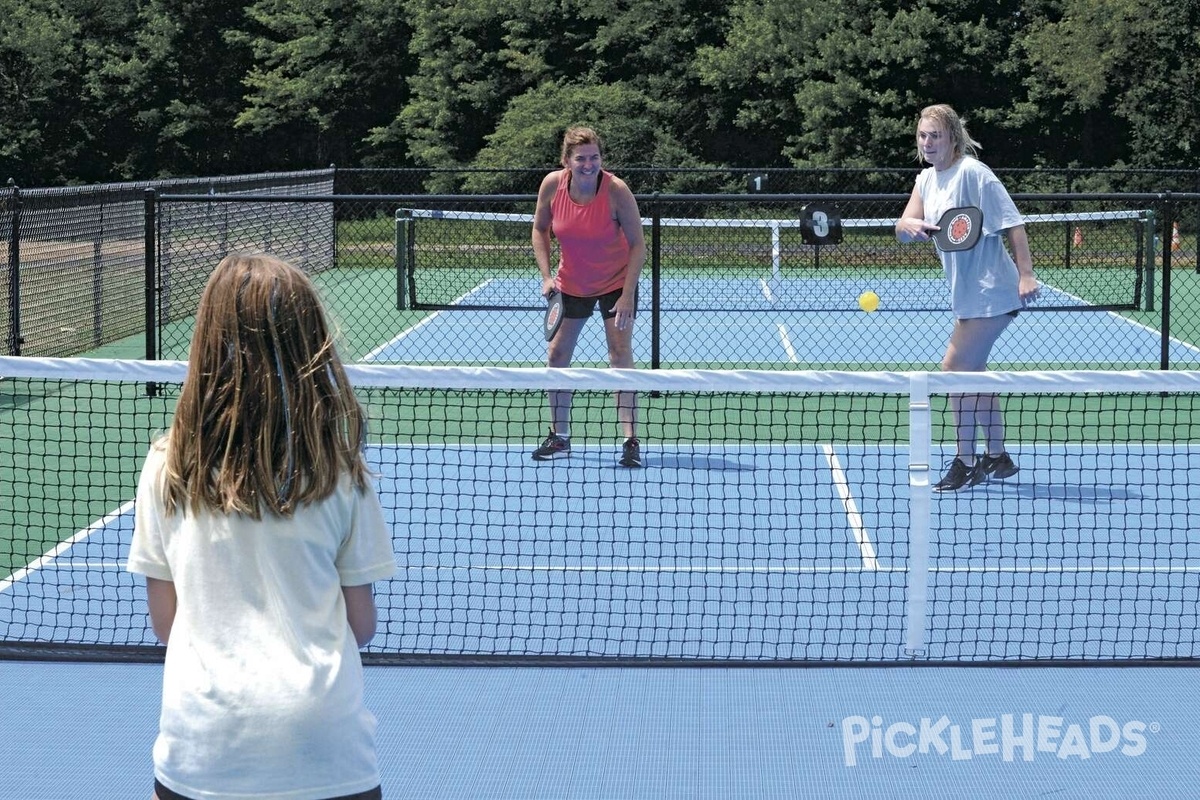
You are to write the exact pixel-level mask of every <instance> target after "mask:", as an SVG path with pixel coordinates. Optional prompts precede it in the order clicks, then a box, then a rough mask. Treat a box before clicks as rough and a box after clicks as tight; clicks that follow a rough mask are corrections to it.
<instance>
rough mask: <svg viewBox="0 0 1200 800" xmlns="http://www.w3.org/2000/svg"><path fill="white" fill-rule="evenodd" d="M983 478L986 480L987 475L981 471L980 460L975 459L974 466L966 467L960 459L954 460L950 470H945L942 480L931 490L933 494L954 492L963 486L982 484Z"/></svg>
mask: <svg viewBox="0 0 1200 800" xmlns="http://www.w3.org/2000/svg"><path fill="white" fill-rule="evenodd" d="M985 478H987V473H985V472H984V471H983V460H982V459H978V458H977V459H975V464H974V465H973V466H970V467H968V466H967V465H966V464H964V463H963V460H962V459H961V458H955V459H954V460H953V461H951V462H950V469H948V470H946V474H945V475H944V476H943V477H942V479H941V480H940V481H938V482H937V483H935V484H934V485H933V490H934V491H935V492H955V491H958V490H959V489H961V488H962V487H964V486H975V485H976V484H979V483H982V482H983V481H984V479H985Z"/></svg>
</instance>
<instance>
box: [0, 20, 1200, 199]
mask: <svg viewBox="0 0 1200 800" xmlns="http://www.w3.org/2000/svg"><path fill="white" fill-rule="evenodd" d="M1197 30H1200V3H1197V2H1195V0H1161V1H1160V2H1156V3H1151V4H1146V3H1143V2H1140V0H841V1H840V2H837V3H831V2H829V1H828V0H657V1H656V2H653V3H650V2H645V0H247V2H245V3H244V4H231V3H228V2H224V1H223V0H222V1H218V0H20V1H18V0H0V108H3V114H2V115H0V170H3V171H4V172H6V173H7V175H12V176H13V177H15V178H17V180H18V182H19V183H21V184H23V185H26V186H33V185H41V184H46V183H62V182H80V181H101V180H113V179H134V178H151V177H156V176H166V175H196V174H228V173H232V172H257V171H268V170H274V169H287V168H310V167H320V166H325V165H326V164H328V163H329V162H330V161H333V162H336V163H338V164H339V165H343V166H358V165H372V166H387V167H395V166H414V165H415V166H424V167H468V166H475V167H498V168H499V167H503V168H514V167H521V166H528V167H531V168H534V169H541V168H545V167H548V166H552V165H553V164H554V163H556V162H557V142H558V139H559V137H560V135H561V131H562V129H563V128H564V127H565V126H566V125H567V124H569V123H570V122H573V121H577V120H585V119H586V120H588V121H591V122H593V123H594V124H595V125H596V126H597V128H598V129H600V130H601V132H602V133H603V134H604V135H605V136H606V137H607V138H608V140H609V142H610V143H611V150H612V153H611V155H612V161H611V163H612V164H613V165H614V166H627V167H628V166H635V165H641V166H651V165H652V166H660V167H673V166H691V165H722V166H733V167H739V166H741V167H750V166H753V167H784V166H793V167H829V166H836V167H903V166H905V165H912V164H914V161H913V141H912V128H913V124H914V120H915V117H916V115H917V113H918V111H919V109H920V108H921V107H922V106H924V105H927V104H929V103H933V102H948V103H950V104H951V105H953V106H955V107H956V108H957V109H959V110H960V111H961V112H963V113H964V115H965V116H966V117H967V119H968V121H969V123H970V126H971V130H972V133H973V134H974V135H975V136H976V138H977V139H979V140H980V141H981V142H982V143H983V144H984V148H985V149H984V151H983V156H984V159H985V160H986V161H988V162H989V163H990V164H992V165H994V166H997V167H1007V168H1011V167H1039V166H1041V167H1047V168H1057V167H1064V166H1071V165H1075V166H1079V167H1106V166H1115V165H1118V164H1122V165H1127V166H1130V167H1140V168H1150V167H1156V168H1169V167H1176V168H1178V167H1188V166H1190V165H1193V164H1194V163H1195V159H1196V154H1197V151H1198V150H1200V86H1198V82H1200V72H1198V71H1197V69H1196V64H1197V63H1200V35H1198V34H1197ZM7 175H5V174H4V173H0V177H6V176H7ZM1031 182H1032V184H1036V183H1037V182H1038V178H1037V176H1031ZM470 185H471V186H472V187H473V188H476V189H480V190H483V189H487V190H492V189H502V188H504V187H503V186H502V185H501V183H499V182H497V181H496V179H495V178H491V177H488V176H486V175H484V174H483V173H478V174H476V176H475V177H473V178H472V180H471V183H470ZM444 188H454V189H456V190H457V189H459V188H461V186H457V185H455V186H450V187H444ZM661 188H664V189H665V188H666V187H661Z"/></svg>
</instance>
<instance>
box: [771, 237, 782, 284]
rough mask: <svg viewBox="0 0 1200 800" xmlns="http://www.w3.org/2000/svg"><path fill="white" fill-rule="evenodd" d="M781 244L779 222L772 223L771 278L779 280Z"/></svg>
mask: <svg viewBox="0 0 1200 800" xmlns="http://www.w3.org/2000/svg"><path fill="white" fill-rule="evenodd" d="M780 253H781V249H780V245H779V223H778V222H772V223H771V279H772V280H774V281H776V282H778V281H779V279H780V277H781V276H780V274H779V273H780V270H779V264H780Z"/></svg>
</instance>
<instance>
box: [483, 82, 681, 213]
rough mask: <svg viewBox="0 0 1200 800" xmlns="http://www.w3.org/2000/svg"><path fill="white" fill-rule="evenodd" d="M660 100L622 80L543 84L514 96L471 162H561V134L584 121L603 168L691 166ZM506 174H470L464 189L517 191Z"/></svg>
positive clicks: (527, 164) (516, 165) (546, 164)
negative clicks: (599, 145) (599, 143)
mask: <svg viewBox="0 0 1200 800" xmlns="http://www.w3.org/2000/svg"><path fill="white" fill-rule="evenodd" d="M669 123H670V117H669V115H668V114H667V113H665V110H664V108H663V104H661V103H656V102H655V101H653V100H650V99H649V98H647V97H646V96H645V95H644V94H642V93H641V92H639V91H638V90H637V89H634V88H631V87H629V86H626V85H624V84H613V85H600V86H588V85H567V86H560V85H558V84H554V83H546V84H543V85H542V86H539V87H537V88H536V89H532V90H530V91H528V92H526V93H525V94H523V95H521V96H520V97H517V98H514V99H513V100H512V101H511V102H510V103H509V105H508V108H507V110H506V111H505V113H504V116H503V117H501V119H500V122H499V123H498V124H497V126H496V130H495V132H494V133H492V134H490V135H489V136H488V137H487V144H486V145H485V146H484V147H483V148H482V149H481V150H480V151H479V155H478V156H477V157H476V159H475V162H474V166H476V167H480V168H487V167H510V168H519V167H541V168H544V169H554V168H556V167H557V166H559V159H560V156H561V148H562V137H563V132H564V131H565V130H566V128H567V127H569V126H570V125H588V126H589V127H592V128H594V129H595V130H596V131H597V132H598V133H599V134H600V136H601V138H602V139H603V141H604V151H605V168H606V169H609V170H613V171H615V172H618V173H619V172H621V170H622V168H625V167H640V166H653V165H658V164H671V165H673V166H689V163H688V162H689V161H690V158H689V156H688V154H687V152H686V149H685V148H684V146H683V145H682V143H680V142H679V140H678V139H676V138H674V136H673V135H672V134H671V131H670V127H669ZM512 181H513V177H512V176H511V175H510V174H505V173H486V172H479V173H472V174H471V175H470V176H469V177H468V178H467V180H466V182H465V185H464V188H465V189H466V190H467V191H471V192H488V193H505V192H516V191H521V188H520V187H518V186H514V185H513V184H512V183H511V182H512Z"/></svg>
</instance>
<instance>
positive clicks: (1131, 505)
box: [0, 444, 1200, 799]
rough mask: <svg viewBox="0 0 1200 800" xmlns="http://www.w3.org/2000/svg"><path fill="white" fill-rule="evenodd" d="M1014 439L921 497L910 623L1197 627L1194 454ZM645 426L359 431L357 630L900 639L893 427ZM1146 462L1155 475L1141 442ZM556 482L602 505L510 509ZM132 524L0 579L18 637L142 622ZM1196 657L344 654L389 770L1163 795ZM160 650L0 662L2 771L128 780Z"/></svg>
mask: <svg viewBox="0 0 1200 800" xmlns="http://www.w3.org/2000/svg"><path fill="white" fill-rule="evenodd" d="M1013 449H1014V452H1015V454H1016V456H1017V458H1018V461H1020V462H1021V463H1023V464H1025V465H1026V469H1025V470H1023V471H1022V473H1020V474H1019V476H1017V478H1015V479H1012V480H1010V481H1008V482H1005V483H991V484H985V485H983V486H980V487H976V488H975V489H973V490H971V491H969V492H960V493H957V494H955V495H952V496H946V497H942V496H935V498H934V506H933V512H932V515H931V531H930V536H929V540H930V541H929V544H930V549H931V564H932V566H931V568H930V574H929V576H928V577H929V586H930V606H929V611H928V619H927V622H926V624H927V626H928V627H929V629H930V635H929V639H928V641H929V648H930V651H929V655H930V656H931V657H934V658H937V657H961V656H963V655H964V654H971V655H972V656H973V657H983V658H987V657H999V656H1004V655H1005V654H1008V655H1010V656H1011V655H1013V654H1014V653H1015V654H1018V655H1022V656H1036V657H1057V658H1080V657H1083V658H1122V657H1125V658H1128V657H1133V658H1138V657H1141V656H1145V655H1151V656H1163V655H1164V654H1166V655H1171V656H1185V657H1186V656H1190V654H1193V653H1195V652H1196V650H1197V643H1196V641H1195V636H1196V634H1195V631H1196V628H1197V625H1196V622H1197V617H1196V610H1195V604H1196V599H1197V597H1198V596H1200V589H1198V585H1197V584H1198V578H1200V537H1197V535H1196V534H1195V533H1194V527H1195V526H1194V525H1192V524H1191V522H1189V519H1190V517H1189V513H1190V509H1191V508H1194V507H1195V503H1196V500H1197V497H1196V494H1197V490H1194V489H1193V488H1192V487H1195V486H1200V454H1197V453H1194V452H1191V451H1190V450H1188V449H1187V448H1184V447H1182V446H1181V447H1178V448H1176V447H1174V446H1172V445H1170V444H1166V445H1156V446H1150V445H1145V446H1122V447H1116V446H1112V445H1107V446H1088V445H1079V446H1073V447H1064V446H1061V445H1060V446H1058V447H1056V448H1052V449H1041V450H1040V449H1039V446H1038V445H1036V444H1023V445H1014V448H1013ZM645 455H646V460H647V464H646V467H645V468H644V469H642V470H639V471H629V470H621V469H619V468H618V467H616V465H615V463H614V461H615V452H614V448H613V447H612V446H611V445H605V446H601V445H599V444H594V445H587V446H581V447H580V448H579V449H578V451H576V452H574V453H573V455H572V457H571V458H570V459H569V460H567V461H564V462H554V463H550V464H538V463H534V462H531V461H529V459H528V454H527V452H525V450H524V449H522V448H515V447H487V446H481V447H451V448H443V447H430V446H406V447H379V448H376V449H374V450H373V452H372V460H373V461H374V462H375V465H376V468H377V469H378V470H379V472H380V473H381V477H380V481H379V491H380V493H381V495H383V496H384V497H385V506H388V507H389V512H388V513H389V514H390V515H391V521H392V523H393V524H394V525H396V526H397V536H396V542H397V558H398V561H399V563H400V565H401V572H400V575H399V576H398V577H397V578H396V579H395V580H393V581H392V582H390V583H389V584H379V585H377V587H376V589H377V593H378V595H379V601H380V614H381V619H382V620H383V623H382V625H381V633H380V636H379V637H378V638H377V640H376V642H374V643H373V644H372V648H373V649H374V648H385V649H398V650H401V651H405V652H435V653H443V652H452V651H455V650H457V649H458V648H462V649H464V650H466V651H470V650H471V649H472V648H474V647H476V646H480V647H487V646H491V647H494V648H497V649H500V650H504V649H505V648H509V649H510V650H512V651H517V652H525V653H537V652H539V651H549V650H551V649H554V650H556V651H557V652H565V653H571V652H576V651H578V652H586V653H591V654H596V653H607V654H612V655H622V654H624V655H683V656H685V657H687V656H699V657H715V658H718V659H723V658H733V659H735V660H736V659H742V660H743V661H742V662H741V663H745V661H747V660H748V661H754V660H756V659H761V658H767V659H770V658H777V657H783V658H788V657H790V658H805V657H812V658H832V657H837V658H843V659H848V658H855V659H870V658H875V659H879V658H884V659H889V658H891V659H894V658H897V657H898V655H899V652H900V647H901V644H902V642H903V640H904V634H905V623H906V619H905V610H906V606H905V604H906V590H905V586H906V581H907V580H908V577H909V575H908V570H907V567H906V564H907V559H908V557H909V553H908V545H909V543H908V532H907V530H906V529H907V525H908V520H907V516H906V512H905V508H906V497H907V492H908V487H907V483H906V462H905V459H904V454H903V448H898V447H894V446H890V445H879V446H870V447H861V446H857V447H847V446H845V445H838V446H833V445H822V444H816V445H808V446H801V445H795V446H788V447H766V446H738V445H731V446H728V447H719V448H718V447H691V448H687V449H677V450H672V449H669V448H650V449H648V450H647V452H646V454H645ZM939 455H942V454H939ZM1162 462H1166V463H1169V464H1171V465H1173V467H1174V473H1173V474H1172V476H1171V479H1170V481H1169V483H1164V482H1162V481H1155V480H1153V479H1152V478H1153V475H1151V474H1149V473H1146V472H1144V471H1145V470H1149V469H1151V468H1152V467H1153V466H1154V465H1155V464H1156V463H1162ZM567 474H570V475H571V476H572V478H571V480H570V481H569V482H566V481H565V479H566V476H567ZM564 485H565V486H569V487H570V488H569V491H572V492H579V493H589V492H590V493H591V494H590V495H585V494H581V495H580V496H578V497H577V498H576V499H578V500H579V502H580V503H581V504H582V505H583V506H584V507H594V508H595V509H596V511H597V513H596V514H592V515H586V516H579V517H563V518H562V519H559V520H556V521H555V522H553V523H551V524H548V525H545V526H540V527H541V529H539V526H532V525H530V524H529V515H528V502H527V498H536V497H540V496H544V495H545V493H547V492H551V491H554V490H555V489H556V488H557V490H558V491H562V490H563V488H562V487H563V486H564ZM469 486H481V487H497V486H502V487H503V491H492V492H488V493H486V494H476V493H473V492H472V491H470V490H468V488H467V487H469ZM760 487H765V488H760ZM413 488H416V489H419V492H414V491H413ZM410 496H411V501H410ZM397 497H404V498H405V500H404V501H403V502H399V501H396V499H395V498H397ZM605 504H607V505H605ZM597 519H600V520H602V521H603V524H602V526H601V527H600V528H597V527H596V520H597ZM576 527H578V530H576V529H575V528H576ZM131 528H132V519H131V513H130V509H129V507H128V506H127V505H126V506H124V507H121V508H117V509H113V513H112V514H110V515H108V516H106V517H105V518H104V519H101V520H97V521H96V523H95V524H94V525H93V526H91V527H89V528H88V529H87V530H84V531H80V532H79V534H78V535H77V536H76V537H75V539H74V541H73V542H71V543H69V544H64V546H63V547H61V548H60V549H59V550H58V551H56V552H54V553H52V554H48V555H47V556H46V557H45V558H44V559H42V560H41V561H40V562H38V563H35V564H33V565H31V567H30V568H29V569H28V570H26V571H23V572H21V573H18V574H17V575H16V576H14V578H13V579H10V580H8V581H5V582H4V583H3V584H2V585H0V617H3V618H4V619H6V620H10V621H11V623H10V624H13V625H14V626H15V627H17V628H19V627H21V625H24V626H25V629H26V630H25V632H26V635H27V636H28V637H30V638H41V637H60V638H66V639H69V640H72V641H100V642H101V643H106V642H113V641H115V642H131V643H141V642H150V641H151V636H150V633H149V631H148V626H147V624H146V619H145V606H144V595H143V593H142V590H141V587H140V582H139V581H135V580H134V579H133V578H132V577H131V576H129V575H128V574H127V573H125V572H124V571H123V569H122V564H123V562H124V559H125V556H126V554H127V548H128V541H129V536H130V535H131ZM597 531H603V533H602V534H600V535H598V534H597ZM764 531H766V533H764ZM547 534H550V535H547ZM106 618H107V619H123V620H126V621H127V622H128V628H118V629H112V628H111V627H107V626H106V624H104V623H103V622H102V620H103V619H106ZM481 643H482V644H481ZM1196 674H1197V673H1195V672H1194V671H1193V670H1192V669H1190V668H1188V667H1177V668H1169V667H1165V666H1138V667H1111V666H1090V667H1089V666H1079V667H1045V666H1043V667H996V666H986V667H985V666H979V667H949V666H947V667H912V666H890V667H888V666H869V665H868V666H856V667H847V666H840V667H839V666H835V665H829V666H819V667H812V668H783V667H772V666H758V667H754V668H737V667H734V666H707V667H703V668H698V667H692V668H688V667H684V666H680V667H671V666H668V667H656V668H627V667H595V666H588V667H547V666H543V667H511V666H490V667H455V666H437V667H433V666H430V667H406V666H392V667H372V668H370V669H368V670H367V693H368V700H369V702H370V703H371V706H372V708H373V709H374V710H375V712H376V714H377V716H378V717H379V719H380V732H379V745H380V753H381V761H382V764H383V770H384V783H385V787H386V789H387V792H386V795H385V796H388V797H412V798H466V797H471V798H727V797H769V798H776V797H777V798H793V797H881V798H883V797H888V798H890V797H1014V798H1017V797H1029V796H1053V797H1063V798H1068V797H1079V798H1085V797H1086V798H1091V797H1095V796H1104V797H1160V798H1174V797H1191V796H1195V786H1196V783H1197V780H1198V779H1200V767H1198V766H1197V764H1196V759H1195V757H1194V756H1195V751H1196V747H1197V745H1200V736H1198V735H1197V733H1196V725H1195V720H1196V718H1197V711H1200V701H1198V700H1197V697H1198V695H1197V693H1196V691H1195V686H1194V684H1195V678H1196ZM160 681H161V668H160V667H158V666H153V665H115V664H57V663H22V662H0V707H3V714H4V716H3V718H4V719H5V720H6V723H7V724H6V725H5V726H4V728H3V733H2V734H0V763H3V764H4V765H5V770H4V772H5V773H6V775H7V777H6V778H5V779H3V780H0V798H9V797H11V798H18V797H19V798H28V799H35V798H61V797H72V796H85V797H141V796H146V795H147V794H148V791H147V787H148V785H149V775H150V756H149V754H150V745H151V743H152V741H153V737H154V733H155V728H156V714H157V702H158V691H159V684H160Z"/></svg>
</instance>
